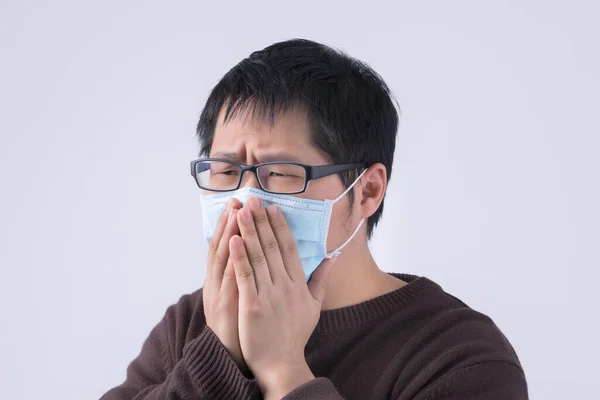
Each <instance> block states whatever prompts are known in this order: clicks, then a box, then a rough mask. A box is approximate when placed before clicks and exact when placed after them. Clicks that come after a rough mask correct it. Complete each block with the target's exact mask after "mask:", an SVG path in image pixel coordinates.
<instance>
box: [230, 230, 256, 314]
mask: <svg viewBox="0 0 600 400" xmlns="http://www.w3.org/2000/svg"><path fill="white" fill-rule="evenodd" d="M229 249H230V252H231V261H232V263H233V268H234V270H235V280H236V282H237V287H238V292H239V296H240V301H244V302H246V304H250V302H251V301H252V300H253V299H254V298H255V297H256V296H258V288H257V287H256V279H255V275H254V273H255V271H254V269H253V268H252V266H251V265H250V260H248V254H247V253H246V248H245V245H244V241H243V240H242V238H241V237H239V236H238V235H234V236H232V237H231V240H230V241H229Z"/></svg>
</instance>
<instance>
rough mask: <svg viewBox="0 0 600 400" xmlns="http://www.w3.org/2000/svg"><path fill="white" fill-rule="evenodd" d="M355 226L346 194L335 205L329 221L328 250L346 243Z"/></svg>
mask: <svg viewBox="0 0 600 400" xmlns="http://www.w3.org/2000/svg"><path fill="white" fill-rule="evenodd" d="M354 228H355V224H353V219H352V210H351V209H350V201H349V200H348V197H346V196H344V197H343V198H342V199H340V200H339V201H338V202H337V203H335V204H334V205H333V210H332V212H331V220H330V222H329V234H328V235H327V251H331V250H333V249H335V248H337V247H338V246H340V245H341V244H342V243H344V242H345V241H346V239H348V237H349V236H350V235H351V234H352V231H353V230H354Z"/></svg>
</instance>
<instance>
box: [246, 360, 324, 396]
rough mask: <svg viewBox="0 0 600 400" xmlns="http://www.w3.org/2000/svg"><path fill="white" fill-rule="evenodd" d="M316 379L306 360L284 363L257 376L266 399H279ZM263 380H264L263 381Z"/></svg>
mask: <svg viewBox="0 0 600 400" xmlns="http://www.w3.org/2000/svg"><path fill="white" fill-rule="evenodd" d="M313 379H315V376H314V375H313V373H312V371H311V370H310V368H309V367H308V364H307V363H306V361H304V362H303V363H301V364H297V365H284V366H281V367H278V368H276V369H274V370H273V371H270V372H267V373H266V374H264V375H263V377H262V379H259V378H258V377H257V380H258V381H259V382H258V383H259V386H261V391H262V393H263V396H264V399H265V400H275V399H277V400H279V399H281V398H282V397H284V396H285V395H287V394H288V393H290V392H291V391H293V390H294V389H296V388H297V387H299V386H302V385H304V384H305V383H307V382H310V381H311V380H313ZM261 381H262V382H261Z"/></svg>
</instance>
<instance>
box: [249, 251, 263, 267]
mask: <svg viewBox="0 0 600 400" xmlns="http://www.w3.org/2000/svg"><path fill="white" fill-rule="evenodd" d="M250 262H251V263H252V264H253V265H254V264H264V262H265V256H264V255H263V254H262V253H256V254H251V255H250Z"/></svg>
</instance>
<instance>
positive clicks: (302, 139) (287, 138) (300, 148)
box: [210, 107, 327, 165]
mask: <svg viewBox="0 0 600 400" xmlns="http://www.w3.org/2000/svg"><path fill="white" fill-rule="evenodd" d="M224 117H225V109H222V110H221V112H220V113H219V118H218V121H217V124H216V127H215V134H214V137H213V143H212V147H211V151H210V154H211V157H214V156H218V153H221V154H224V153H225V154H230V155H231V154H232V153H235V154H237V156H238V158H240V159H242V160H248V159H250V158H251V159H255V160H258V162H263V161H271V160H272V159H274V158H278V157H277V155H278V154H282V153H283V154H287V155H290V157H288V158H292V159H291V160H289V161H300V162H305V163H307V164H314V163H316V164H315V165H318V164H320V163H323V162H324V161H326V158H327V157H326V155H325V154H324V153H323V152H322V151H321V150H319V149H317V148H316V147H314V146H313V145H312V144H311V134H312V133H311V130H310V126H309V123H308V118H307V113H306V111H304V110H303V109H302V108H299V107H292V108H290V109H288V110H286V111H284V112H281V113H279V114H278V115H277V118H275V120H274V121H273V123H270V122H269V120H268V119H267V118H261V117H257V116H255V115H254V113H253V112H252V111H251V110H243V111H239V112H238V113H236V114H234V115H233V116H232V117H230V118H229V119H228V120H227V121H225V120H224ZM228 158H231V157H228ZM267 159H268V160H267Z"/></svg>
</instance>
